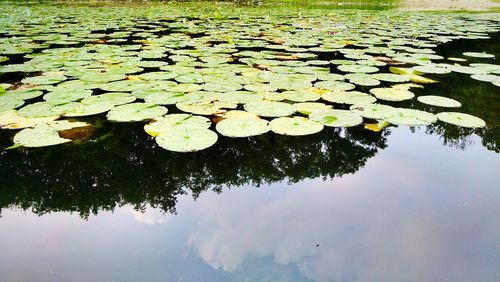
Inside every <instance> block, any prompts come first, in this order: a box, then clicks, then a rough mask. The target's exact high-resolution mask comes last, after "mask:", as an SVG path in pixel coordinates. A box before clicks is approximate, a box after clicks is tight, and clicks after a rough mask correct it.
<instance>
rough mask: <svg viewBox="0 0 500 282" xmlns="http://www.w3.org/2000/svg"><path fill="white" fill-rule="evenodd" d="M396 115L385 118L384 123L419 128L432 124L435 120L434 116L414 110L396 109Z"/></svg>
mask: <svg viewBox="0 0 500 282" xmlns="http://www.w3.org/2000/svg"><path fill="white" fill-rule="evenodd" d="M397 111H398V113H397V114H396V115H394V116H391V117H389V118H386V121H388V122H389V123H392V124H396V125H408V126H420V125H428V124H431V123H434V122H435V121H436V120H437V118H436V116H435V115H434V114H432V113H428V112H424V111H419V110H414V109H403V108H397Z"/></svg>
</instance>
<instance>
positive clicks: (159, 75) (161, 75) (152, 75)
mask: <svg viewBox="0 0 500 282" xmlns="http://www.w3.org/2000/svg"><path fill="white" fill-rule="evenodd" d="M176 76H177V74H175V73H172V72H166V71H158V72H147V73H144V74H141V75H139V78H140V79H144V80H169V79H172V78H175V77H176Z"/></svg>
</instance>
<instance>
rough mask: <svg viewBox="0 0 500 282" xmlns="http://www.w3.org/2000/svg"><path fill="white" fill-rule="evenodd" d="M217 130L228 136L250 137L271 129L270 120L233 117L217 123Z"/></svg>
mask: <svg viewBox="0 0 500 282" xmlns="http://www.w3.org/2000/svg"><path fill="white" fill-rule="evenodd" d="M215 129H217V131H218V132H219V133H220V134H222V135H224V136H227V137H233V138H235V137H250V136H256V135H261V134H264V133H266V132H268V131H269V129H270V128H269V125H268V122H267V121H266V120H264V119H260V118H252V117H232V118H226V119H223V120H221V121H219V122H218V123H217V125H216V126H215Z"/></svg>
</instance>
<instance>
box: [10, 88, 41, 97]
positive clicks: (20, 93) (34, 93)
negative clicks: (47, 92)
mask: <svg viewBox="0 0 500 282" xmlns="http://www.w3.org/2000/svg"><path fill="white" fill-rule="evenodd" d="M9 95H12V96H14V98H16V99H20V100H29V99H33V98H36V97H39V96H42V95H43V92H42V91H40V90H36V89H17V90H9V91H7V92H5V93H4V94H3V95H2V97H3V96H9Z"/></svg>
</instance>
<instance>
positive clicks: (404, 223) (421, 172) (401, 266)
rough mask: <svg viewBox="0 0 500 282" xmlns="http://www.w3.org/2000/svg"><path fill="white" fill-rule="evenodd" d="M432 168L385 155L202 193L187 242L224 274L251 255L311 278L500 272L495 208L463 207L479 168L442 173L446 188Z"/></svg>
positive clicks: (453, 277)
mask: <svg viewBox="0 0 500 282" xmlns="http://www.w3.org/2000/svg"><path fill="white" fill-rule="evenodd" d="M452 170H453V169H452ZM460 171H463V169H460ZM387 172H390V174H388V173H387ZM430 173H436V170H435V169H434V168H432V167H428V168H424V169H422V168H416V167H415V164H414V163H411V162H408V161H405V160H403V159H394V158H388V157H386V158H384V159H379V160H377V163H376V165H374V166H372V167H368V168H366V169H363V170H361V171H360V172H358V173H357V174H356V176H345V177H343V178H342V179H336V180H334V181H326V182H323V181H320V180H314V181H306V182H303V183H300V184H298V185H294V186H287V187H270V188H269V189H267V188H261V189H258V188H254V189H235V190H229V191H225V192H223V196H222V197H221V195H213V194H206V195H202V197H200V199H198V201H197V203H196V205H195V206H194V207H192V208H193V209H194V213H195V214H196V217H197V225H196V226H195V228H194V231H192V232H191V234H190V235H189V237H188V244H190V245H191V246H192V247H194V248H195V249H197V252H198V253H199V255H200V256H201V257H202V258H203V259H204V260H205V261H206V262H207V263H208V264H210V265H211V266H212V267H213V268H215V269H219V268H221V269H223V270H224V271H226V272H235V271H238V270H241V269H243V268H244V266H245V261H246V260H247V259H249V258H251V257H266V256H271V257H272V258H273V260H274V262H275V263H277V264H282V265H289V264H296V265H297V266H298V269H299V270H300V272H301V273H302V274H303V275H304V276H305V277H307V278H310V279H312V280H315V281H436V280H449V281H472V280H474V278H477V277H490V278H492V279H493V277H495V276H496V277H498V275H499V274H500V273H499V271H495V270H492V268H488V261H487V260H488V259H489V258H490V256H494V254H495V253H498V251H499V250H498V244H496V243H495V242H496V241H495V239H494V238H500V228H498V226H496V225H495V224H492V223H494V222H495V219H494V217H493V216H492V215H491V214H490V213H491V210H492V209H495V208H496V210H497V211H500V209H499V207H498V205H494V206H491V205H490V206H488V207H487V208H484V209H483V208H481V206H480V203H479V202H476V203H475V204H474V205H473V206H469V207H468V208H467V207H465V208H464V207H462V206H460V203H463V201H464V198H465V197H469V196H470V194H469V193H468V190H469V189H470V188H471V186H470V182H471V181H472V183H474V182H475V178H479V179H480V178H481V175H476V176H473V174H474V173H471V175H456V176H455V177H456V179H455V181H451V180H450V179H443V183H450V182H454V183H456V187H446V186H442V183H440V182H441V181H436V178H434V177H429V174H430ZM446 173H450V172H449V171H448V172H446ZM486 173H487V172H486ZM426 179H427V180H426ZM429 179H432V181H433V182H431V181H430V180H429ZM463 179H466V180H467V181H462V180H463ZM478 182H479V183H480V182H481V181H478ZM485 192H486V193H485V194H488V193H490V192H489V191H488V190H487V189H486V190H485ZM442 193H445V194H446V197H445V198H442V195H441V194H442ZM497 194H498V193H497ZM431 196H432V197H431ZM483 196H485V195H483ZM487 199H488V196H486V198H482V197H481V199H480V200H481V201H484V200H487ZM490 203H491V202H489V201H488V204H490ZM484 232H488V233H489V236H487V237H485V236H484V235H485V234H484ZM317 245H319V246H317ZM495 245H496V246H497V250H496V251H495V250H491V251H488V247H491V246H495ZM471 252H478V253H477V254H475V255H474V254H471ZM466 254H467V255H466ZM497 261H498V260H497ZM488 271H489V272H488ZM485 281H489V280H485ZM492 281H493V280H492Z"/></svg>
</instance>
